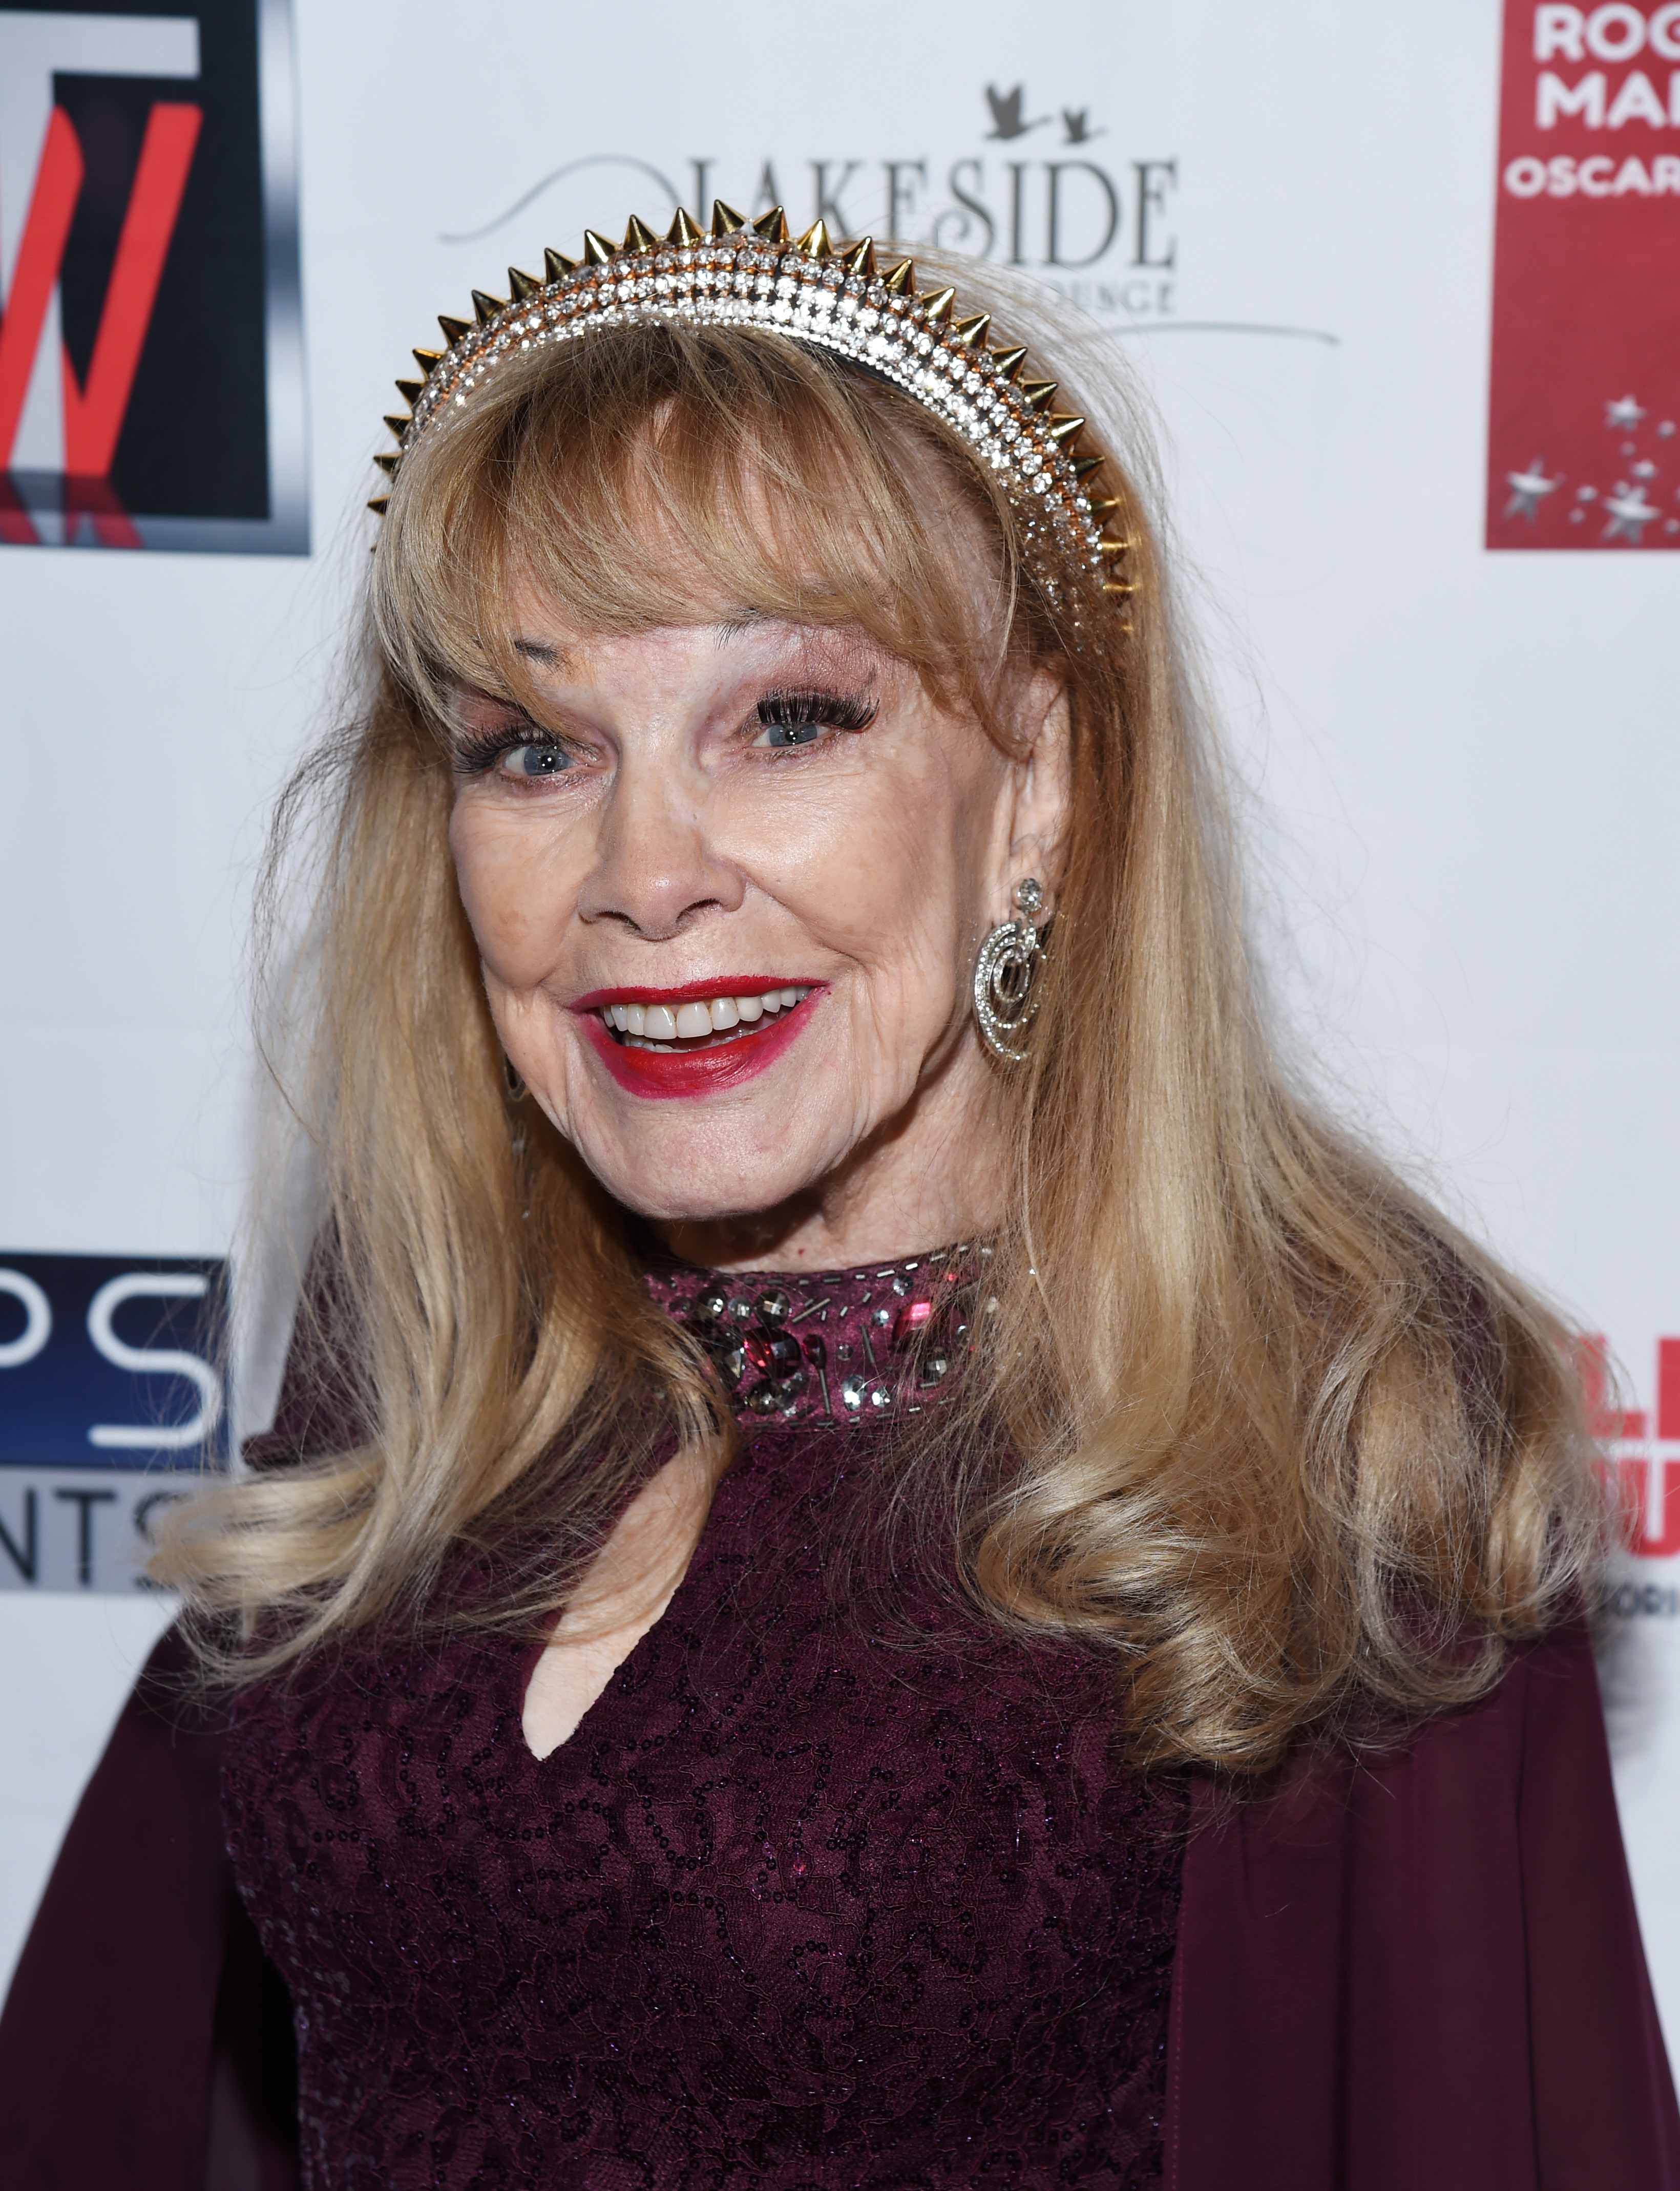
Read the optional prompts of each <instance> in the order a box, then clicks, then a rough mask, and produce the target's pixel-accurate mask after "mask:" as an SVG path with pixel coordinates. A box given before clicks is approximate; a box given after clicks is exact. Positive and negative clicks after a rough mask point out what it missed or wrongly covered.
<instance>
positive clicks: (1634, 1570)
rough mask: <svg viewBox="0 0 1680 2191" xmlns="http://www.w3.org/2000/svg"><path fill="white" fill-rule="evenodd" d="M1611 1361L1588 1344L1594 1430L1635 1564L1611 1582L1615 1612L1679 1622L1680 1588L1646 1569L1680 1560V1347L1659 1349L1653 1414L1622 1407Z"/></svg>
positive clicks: (1677, 1342) (1600, 1347)
mask: <svg viewBox="0 0 1680 2191" xmlns="http://www.w3.org/2000/svg"><path fill="white" fill-rule="evenodd" d="M1608 1361H1609V1357H1608V1354H1607V1352H1606V1349H1605V1345H1604V1341H1603V1339H1602V1338H1599V1337H1596V1336H1595V1337H1592V1338H1589V1339H1588V1340H1586V1342H1585V1350H1584V1352H1583V1356H1582V1362H1581V1367H1582V1370H1583V1374H1584V1379H1585V1382H1586V1397H1587V1403H1588V1407H1589V1409H1590V1411H1591V1420H1592V1431H1593V1434H1594V1436H1595V1437H1597V1439H1598V1441H1599V1443H1600V1445H1601V1447H1602V1448H1603V1454H1604V1457H1605V1461H1606V1465H1608V1466H1609V1468H1610V1470H1611V1471H1613V1477H1612V1480H1613V1482H1614V1486H1615V1492H1616V1494H1617V1500H1618V1503H1619V1505H1620V1510H1621V1522H1622V1528H1621V1536H1622V1543H1623V1545H1624V1547H1625V1549H1626V1551H1627V1552H1628V1553H1629V1554H1630V1555H1631V1556H1632V1557H1631V1559H1630V1561H1629V1562H1628V1563H1627V1564H1626V1566H1625V1567H1624V1568H1622V1570H1621V1572H1620V1574H1619V1575H1617V1576H1615V1577H1613V1579H1612V1586H1611V1589H1610V1591H1609V1608H1608V1609H1609V1611H1610V1612H1611V1613H1615V1614H1617V1615H1619V1616H1620V1618H1621V1619H1641V1618H1644V1619H1653V1618H1654V1619H1666V1620H1674V1619H1680V1587H1677V1586H1676V1585H1675V1584H1674V1583H1673V1582H1671V1581H1670V1580H1667V1579H1658V1578H1657V1577H1656V1576H1654V1575H1653V1574H1652V1573H1651V1570H1650V1568H1649V1567H1648V1566H1647V1565H1646V1562H1650V1561H1664V1562H1668V1561H1673V1560H1680V1339H1677V1338H1664V1339H1659V1340H1658V1341H1657V1345H1656V1385H1655V1391H1656V1405H1655V1407H1654V1408H1622V1407H1620V1406H1618V1405H1616V1404H1615V1402H1614V1400H1613V1398H1612V1396H1611V1391H1610V1379H1609V1369H1608ZM1668 1573H1669V1574H1673V1573H1674V1570H1673V1569H1672V1568H1670V1569H1669V1570H1668Z"/></svg>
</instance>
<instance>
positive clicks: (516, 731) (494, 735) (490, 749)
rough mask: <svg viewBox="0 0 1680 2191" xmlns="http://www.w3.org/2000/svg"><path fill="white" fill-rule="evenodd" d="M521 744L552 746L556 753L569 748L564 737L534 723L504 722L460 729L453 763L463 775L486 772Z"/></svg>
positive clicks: (457, 733) (456, 736) (475, 774)
mask: <svg viewBox="0 0 1680 2191" xmlns="http://www.w3.org/2000/svg"><path fill="white" fill-rule="evenodd" d="M520 746H549V747H551V748H553V749H554V751H555V752H556V753H564V752H565V751H566V750H567V748H566V747H565V746H564V745H563V744H562V743H561V740H560V739H558V738H557V737H554V736H553V735H552V734H551V733H550V732H549V731H542V730H538V727H537V726H536V725H535V724H534V723H504V724H503V725H502V726H501V728H500V729H499V730H493V731H456V733H455V753H454V766H455V770H456V772H457V773H458V775H461V776H483V775H485V774H487V772H488V771H490V770H491V769H493V768H494V766H495V765H496V764H497V762H498V760H500V759H501V758H502V755H503V754H505V753H512V752H514V751H515V748H517V747H520Z"/></svg>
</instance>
